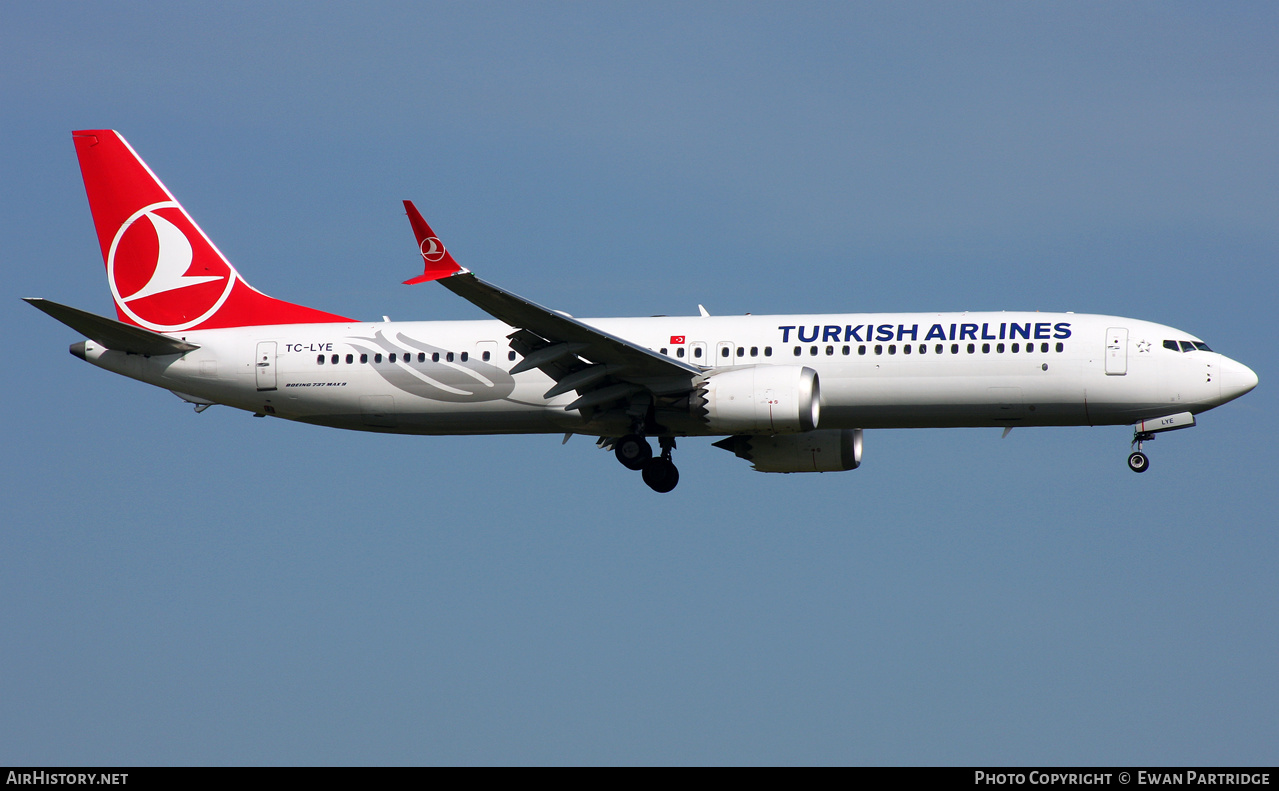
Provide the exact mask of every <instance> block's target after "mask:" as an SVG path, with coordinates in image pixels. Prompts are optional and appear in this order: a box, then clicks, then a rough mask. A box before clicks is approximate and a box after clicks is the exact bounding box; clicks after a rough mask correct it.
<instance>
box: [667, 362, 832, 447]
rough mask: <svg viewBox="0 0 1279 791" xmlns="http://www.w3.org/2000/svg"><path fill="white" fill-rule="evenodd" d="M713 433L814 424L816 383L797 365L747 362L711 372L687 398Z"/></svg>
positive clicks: (779, 430)
mask: <svg viewBox="0 0 1279 791" xmlns="http://www.w3.org/2000/svg"><path fill="white" fill-rule="evenodd" d="M692 406H693V407H694V414H700V416H701V418H702V420H704V421H705V422H706V424H707V426H708V427H709V428H710V429H711V432H712V433H715V434H795V433H798V432H801V431H812V430H813V429H815V428H817V421H818V418H819V417H820V415H821V388H820V386H819V384H818V381H817V372H816V371H814V370H813V369H812V368H805V367H804V366H802V365H752V366H750V367H747V368H734V369H731V370H727V371H720V372H717V373H712V374H711V375H710V376H709V377H707V379H706V381H704V382H703V383H702V385H701V386H700V387H699V388H698V390H697V393H696V395H695V396H694V397H693V399H692Z"/></svg>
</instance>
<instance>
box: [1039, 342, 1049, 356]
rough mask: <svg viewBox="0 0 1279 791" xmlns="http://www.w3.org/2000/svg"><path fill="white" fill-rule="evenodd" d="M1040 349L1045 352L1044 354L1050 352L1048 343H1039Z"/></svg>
mask: <svg viewBox="0 0 1279 791" xmlns="http://www.w3.org/2000/svg"><path fill="white" fill-rule="evenodd" d="M1039 351H1041V352H1043V353H1044V354H1047V353H1048V344H1046V343H1041V344H1039Z"/></svg>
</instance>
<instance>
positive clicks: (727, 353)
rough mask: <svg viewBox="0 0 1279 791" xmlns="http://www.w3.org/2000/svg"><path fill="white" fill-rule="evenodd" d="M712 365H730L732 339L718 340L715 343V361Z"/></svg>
mask: <svg viewBox="0 0 1279 791" xmlns="http://www.w3.org/2000/svg"><path fill="white" fill-rule="evenodd" d="M711 364H712V365H732V364H733V343H732V341H720V342H719V343H717V344H715V362H713V363H711Z"/></svg>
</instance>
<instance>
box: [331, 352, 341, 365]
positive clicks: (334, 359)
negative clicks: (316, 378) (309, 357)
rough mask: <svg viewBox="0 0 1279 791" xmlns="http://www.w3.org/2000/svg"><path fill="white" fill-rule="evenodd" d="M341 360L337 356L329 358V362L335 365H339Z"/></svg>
mask: <svg viewBox="0 0 1279 791" xmlns="http://www.w3.org/2000/svg"><path fill="white" fill-rule="evenodd" d="M339 359H340V358H339V357H338V356H337V355H336V354H335V355H333V356H332V357H330V358H329V362H331V363H333V364H334V365H337V364H338V360H339Z"/></svg>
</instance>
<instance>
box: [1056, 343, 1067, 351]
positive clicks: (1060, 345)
mask: <svg viewBox="0 0 1279 791" xmlns="http://www.w3.org/2000/svg"><path fill="white" fill-rule="evenodd" d="M1057 351H1059V352H1064V351H1066V344H1064V343H1061V342H1060V341H1059V342H1058V343H1057Z"/></svg>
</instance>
